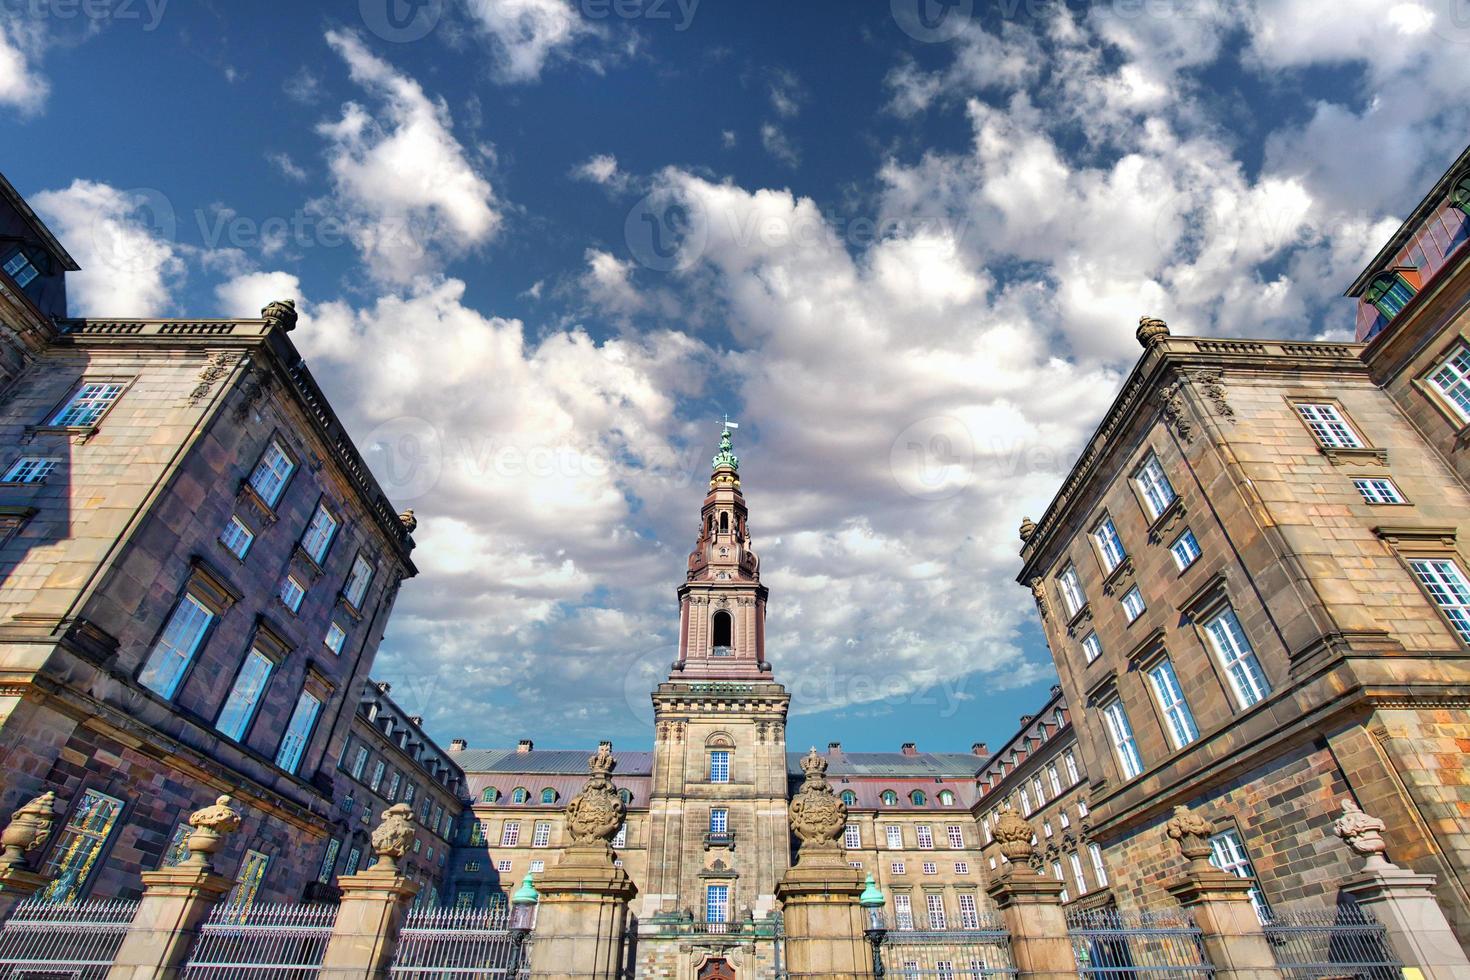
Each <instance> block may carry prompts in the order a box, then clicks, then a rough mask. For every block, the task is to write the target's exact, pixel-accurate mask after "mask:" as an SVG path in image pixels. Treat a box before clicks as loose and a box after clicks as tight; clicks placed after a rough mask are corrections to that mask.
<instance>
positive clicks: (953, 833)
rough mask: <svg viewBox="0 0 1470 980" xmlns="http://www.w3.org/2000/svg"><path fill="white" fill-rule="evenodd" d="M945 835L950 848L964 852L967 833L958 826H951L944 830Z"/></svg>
mask: <svg viewBox="0 0 1470 980" xmlns="http://www.w3.org/2000/svg"><path fill="white" fill-rule="evenodd" d="M944 833H945V835H946V836H947V837H948V838H949V846H950V848H952V849H953V850H963V849H964V847H965V831H964V828H962V827H960V826H959V825H958V824H950V825H949V826H947V827H945V828H944Z"/></svg>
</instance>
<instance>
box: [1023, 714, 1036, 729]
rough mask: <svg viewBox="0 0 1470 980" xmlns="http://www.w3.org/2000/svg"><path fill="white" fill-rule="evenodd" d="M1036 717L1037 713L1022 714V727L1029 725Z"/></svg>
mask: <svg viewBox="0 0 1470 980" xmlns="http://www.w3.org/2000/svg"><path fill="white" fill-rule="evenodd" d="M1035 718H1036V716H1035V715H1022V716H1021V727H1022V728H1025V727H1026V726H1027V725H1029V724H1031V722H1032V720H1033V719H1035Z"/></svg>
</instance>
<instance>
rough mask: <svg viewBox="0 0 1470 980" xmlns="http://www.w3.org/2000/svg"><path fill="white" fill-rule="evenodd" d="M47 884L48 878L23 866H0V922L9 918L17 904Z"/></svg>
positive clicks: (48, 882)
mask: <svg viewBox="0 0 1470 980" xmlns="http://www.w3.org/2000/svg"><path fill="white" fill-rule="evenodd" d="M48 884H50V881H49V880H48V879H46V878H44V877H42V876H41V875H38V874H34V873H32V872H30V871H27V870H26V869H25V868H13V867H0V922H4V921H5V920H6V919H8V918H10V913H11V912H14V911H15V907H16V906H17V905H19V904H20V903H21V902H24V901H25V900H26V899H28V898H30V897H31V896H32V895H34V894H35V893H36V892H38V891H40V890H41V889H42V888H45V887H46V886H47V885H48Z"/></svg>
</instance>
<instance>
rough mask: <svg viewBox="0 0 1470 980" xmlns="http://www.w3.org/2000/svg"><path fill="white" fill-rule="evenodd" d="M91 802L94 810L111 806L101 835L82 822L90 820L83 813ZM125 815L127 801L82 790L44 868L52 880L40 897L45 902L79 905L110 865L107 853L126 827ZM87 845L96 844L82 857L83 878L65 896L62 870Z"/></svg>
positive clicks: (96, 791) (76, 881) (59, 828)
mask: <svg viewBox="0 0 1470 980" xmlns="http://www.w3.org/2000/svg"><path fill="white" fill-rule="evenodd" d="M89 799H92V800H94V801H95V802H94V804H93V806H94V807H98V806H106V805H107V804H112V806H111V809H110V813H108V815H107V816H106V818H105V819H106V823H105V826H104V827H103V829H102V831H101V832H100V833H99V832H97V831H94V830H89V829H87V827H86V825H85V823H80V822H79V820H85V819H87V818H88V817H89V816H90V812H84V805H85V804H86V803H87V801H88V800H89ZM126 813H127V803H126V802H125V801H124V800H121V799H119V798H118V797H115V796H112V795H111V794H109V793H104V792H102V791H101V790H99V789H96V788H94V787H91V786H83V787H82V788H81V791H80V792H78V793H77V794H76V797H75V802H74V803H73V804H72V807H71V810H70V811H69V812H68V813H67V815H66V820H65V821H64V822H61V824H60V826H59V827H58V828H57V831H56V839H55V843H54V844H53V845H52V847H51V852H50V853H49V854H48V855H47V856H46V862H45V864H44V865H43V867H44V868H45V871H44V872H43V873H44V874H45V876H46V877H47V878H49V879H50V883H49V884H47V885H46V886H45V888H44V889H43V890H42V892H41V893H40V894H41V895H42V896H43V898H44V900H46V901H50V902H77V901H80V900H81V899H82V898H84V897H85V896H86V895H87V893H88V892H89V890H90V889H91V886H92V883H93V882H94V880H95V879H94V874H95V872H96V871H97V870H98V869H99V868H102V867H105V866H106V864H107V855H108V852H109V851H110V850H111V846H112V843H113V840H114V838H115V836H116V834H117V831H118V828H119V827H121V826H124V824H123V819H122V818H123V815H124V814H126ZM86 841H91V842H93V844H92V846H91V847H90V849H89V852H88V853H86V854H84V855H82V857H81V863H80V866H81V868H82V869H83V874H82V875H81V876H80V877H78V878H75V879H73V882H72V884H71V885H70V886H68V887H67V890H66V891H65V892H64V893H63V892H62V890H61V889H62V887H63V882H64V881H66V878H65V876H64V875H63V874H62V873H61V868H62V867H63V866H64V863H65V862H67V861H68V860H69V859H70V857H71V855H73V854H76V853H78V852H77V849H76V848H77V847H78V846H81V843H82V842H86Z"/></svg>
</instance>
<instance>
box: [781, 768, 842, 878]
mask: <svg viewBox="0 0 1470 980" xmlns="http://www.w3.org/2000/svg"><path fill="white" fill-rule="evenodd" d="M801 771H802V772H803V773H805V774H806V780H805V781H804V782H803V783H802V784H801V792H799V793H797V794H796V796H795V797H794V798H793V799H792V800H791V829H792V831H793V832H795V834H796V836H797V839H798V840H800V841H801V849H802V852H803V853H805V852H806V851H807V849H808V848H811V849H814V850H835V849H836V848H837V839H838V838H839V837H841V836H842V829H843V828H844V827H846V826H847V804H845V803H843V802H842V801H841V800H839V799H838V798H837V797H836V796H835V795H834V794H833V792H832V784H831V783H829V782H827V760H826V759H824V758H822V757H821V756H820V755H818V754H817V750H816V748H815V746H814V747H813V748H812V750H811V751H810V752H808V753H807V756H806V758H805V759H802V760H801Z"/></svg>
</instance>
